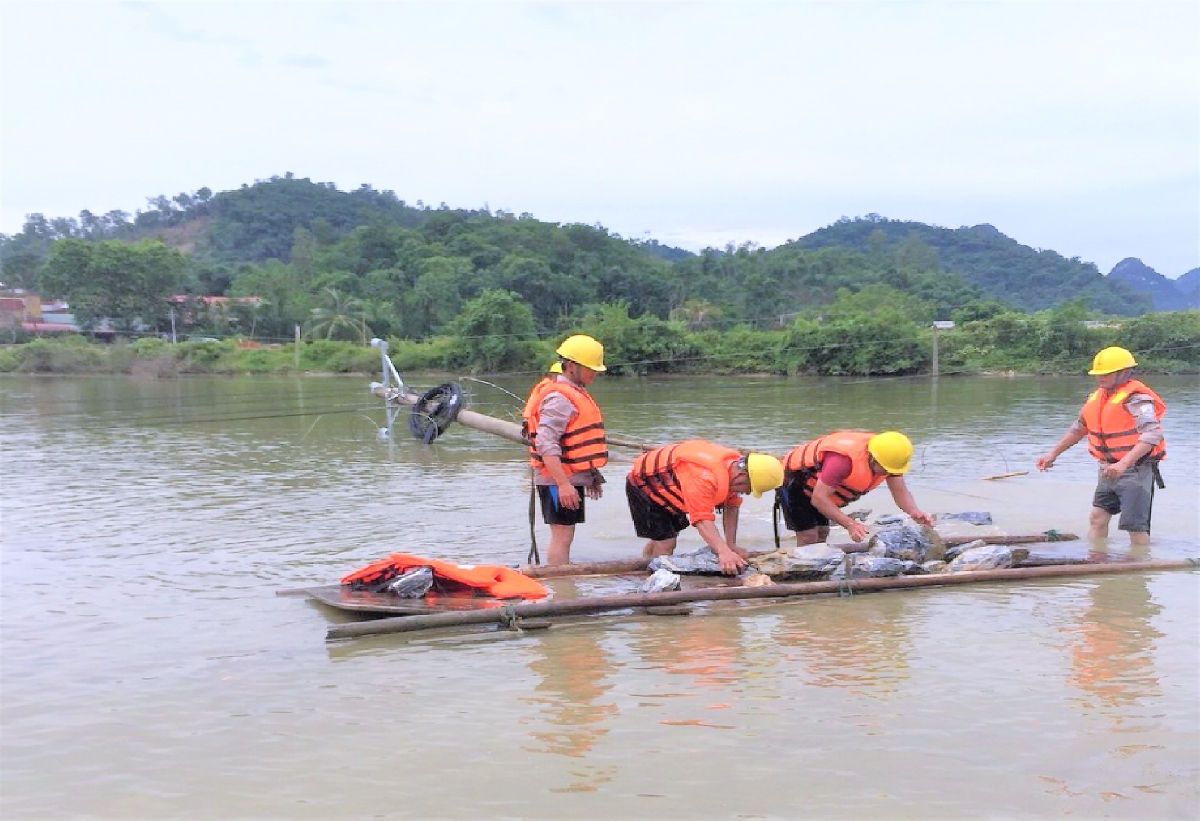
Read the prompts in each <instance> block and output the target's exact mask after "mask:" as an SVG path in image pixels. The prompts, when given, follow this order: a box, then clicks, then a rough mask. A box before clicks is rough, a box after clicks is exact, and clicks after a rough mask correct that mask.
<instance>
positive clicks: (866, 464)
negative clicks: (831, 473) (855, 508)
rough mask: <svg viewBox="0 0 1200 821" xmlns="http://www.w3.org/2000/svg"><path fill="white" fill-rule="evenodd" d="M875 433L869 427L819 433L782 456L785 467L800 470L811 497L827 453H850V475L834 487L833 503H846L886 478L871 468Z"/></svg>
mask: <svg viewBox="0 0 1200 821" xmlns="http://www.w3.org/2000/svg"><path fill="white" fill-rule="evenodd" d="M874 435H875V434H874V433H872V432H871V431H868V430H838V431H834V432H833V433H829V434H826V435H825V436H819V437H817V438H816V439H813V440H811V441H808V442H804V443H802V444H799V445H797V446H796V447H794V448H792V449H791V450H790V451H789V452H788V455H787V456H785V457H784V458H783V467H784V470H786V471H789V472H790V473H797V474H799V475H800V477H801V478H802V479H803V480H804V492H805V493H807V494H808V496H809V498H812V494H813V488H815V487H816V486H817V474H818V473H820V472H821V463H822V462H823V461H824V460H825V454H826V453H829V452H830V451H833V452H834V453H840V454H842V455H843V456H846V457H848V458H849V459H850V463H851V465H852V466H853V467H852V468H851V469H850V475H849V476H847V477H846V478H845V479H844V480H843V481H842V483H841V484H840V485H838V486H837V487H835V488H833V501H834V504H836V505H837V506H838V507H845V506H846V505H848V504H850V503H851V502H853V501H855V500H857V499H859V498H861V497H862V496H863V495H865V494H866V493H868V492H870V491H872V490H874V489H875V488H877V487H879V486H880V485H881V484H883V481H884V480H885V479H887V476H886V475H883V476H881V475H879V474H878V473H875V472H874V471H873V470H871V453H870V451H868V450H867V443H868V442H870V441H871V437H872V436H874Z"/></svg>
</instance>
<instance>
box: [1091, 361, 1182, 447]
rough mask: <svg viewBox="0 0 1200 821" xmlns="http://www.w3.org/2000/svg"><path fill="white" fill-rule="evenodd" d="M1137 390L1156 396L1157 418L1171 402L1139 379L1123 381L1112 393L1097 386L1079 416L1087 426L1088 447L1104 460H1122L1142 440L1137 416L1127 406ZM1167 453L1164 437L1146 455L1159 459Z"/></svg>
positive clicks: (1155, 409)
mask: <svg viewBox="0 0 1200 821" xmlns="http://www.w3.org/2000/svg"><path fill="white" fill-rule="evenodd" d="M1135 393H1143V394H1145V395H1146V396H1149V397H1150V398H1151V399H1153V400H1154V416H1155V418H1156V419H1162V418H1163V414H1165V413H1166V412H1167V405H1166V403H1165V402H1163V401H1162V397H1160V396H1159V395H1158V394H1157V393H1155V392H1154V391H1152V390H1150V388H1148V387H1146V386H1145V385H1144V384H1142V383H1141V382H1139V381H1138V380H1136V379H1130V380H1129V381H1128V382H1124V383H1122V384H1121V385H1119V386H1117V389H1116V390H1114V391H1113V392H1112V393H1109V392H1107V391H1105V390H1104V389H1103V388H1097V389H1096V390H1094V391H1092V395H1091V396H1089V397H1088V399H1087V402H1085V403H1084V404H1083V410H1082V411H1080V412H1079V418H1080V419H1082V420H1083V424H1084V427H1086V428H1087V433H1088V450H1089V451H1090V452H1091V454H1092V456H1095V457H1096V458H1097V459H1099V460H1100V461H1101V462H1107V463H1108V464H1112V463H1113V462H1118V461H1120V460H1121V459H1122V458H1123V457H1124V456H1125V454H1127V453H1129V451H1131V450H1133V446H1134V445H1136V444H1137V442H1138V430H1137V420H1136V419H1134V418H1133V414H1132V413H1130V412H1129V409H1128V408H1126V407H1125V403H1126V402H1127V401H1128V400H1129V397H1130V396H1132V395H1133V394H1135ZM1166 457H1167V442H1166V440H1165V439H1164V440H1162V441H1160V442H1159V443H1158V444H1157V445H1155V446H1154V449H1153V450H1151V451H1150V452H1149V453H1148V454H1146V455H1145V456H1143V457H1142V458H1143V459H1151V460H1153V461H1158V460H1159V459H1165V458H1166Z"/></svg>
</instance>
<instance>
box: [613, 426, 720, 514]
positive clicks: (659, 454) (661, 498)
mask: <svg viewBox="0 0 1200 821" xmlns="http://www.w3.org/2000/svg"><path fill="white" fill-rule="evenodd" d="M741 455H742V454H741V453H740V452H739V451H737V450H734V449H733V448H727V447H723V446H721V445H714V444H713V443H712V442H706V441H705V440H703V439H686V440H684V441H682V442H676V443H675V444H673V445H663V446H662V447H657V448H654V449H653V450H647V451H644V452H642V453H639V454H638V455H637V456H636V457H635V458H634V460H633V468H631V469H630V471H629V480H630V481H631V482H633V484H634V485H636V486H637V487H639V488H641V489H642V491H643V492H644V493H645V494H646V495H647V496H649V497H650V498H651V499H652V500H653V501H654V502H655V503H656V504H659V505H662V506H663V507H665V508H666V509H667V510H670V511H671V512H672V513H675V514H681V513H687V512H688V504H687V500H686V499H684V496H683V487H682V486H681V485H680V482H679V478H678V477H677V476H676V475H675V468H676V466H677V465H678V464H679V463H680V462H691V463H692V464H696V465H700V466H702V467H704V468H707V469H708V470H710V471H712V474H713V477H714V478H715V479H716V482H717V493H716V498H717V499H724V498H726V497H728V496H729V493H730V490H729V464H730V462H733V461H735V460H737V459H739V458H741Z"/></svg>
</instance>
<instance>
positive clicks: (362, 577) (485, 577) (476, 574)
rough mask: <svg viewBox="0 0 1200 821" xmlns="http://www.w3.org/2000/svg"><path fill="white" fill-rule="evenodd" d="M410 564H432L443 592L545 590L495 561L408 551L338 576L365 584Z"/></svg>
mask: <svg viewBox="0 0 1200 821" xmlns="http://www.w3.org/2000/svg"><path fill="white" fill-rule="evenodd" d="M413 567H431V568H433V577H434V579H435V580H436V581H435V585H436V587H437V589H438V590H439V591H440V592H443V593H467V594H472V593H473V594H477V595H483V596H492V597H494V598H497V599H513V598H519V599H544V598H546V596H547V595H548V593H549V591H548V590H546V587H545V585H543V584H542V583H541V582H539V581H538V580H537V579H532V578H530V577H529V576H526V575H525V574H524V573H522V572H520V571H519V570H514V569H513V568H511V567H505V566H504V565H498V564H455V563H454V562H445V561H442V560H440V559H428V558H425V557H424V556H414V555H413V554H411V553H393V554H391V555H390V556H387V557H385V558H382V559H378V560H376V561H373V562H371V563H370V564H369V565H367V566H366V567H362V568H359V569H358V570H355V571H354V572H353V573H350V574H349V575H347V576H343V577H342V584H346V585H352V586H355V587H367V586H370V585H373V584H377V583H380V582H384V581H387V580H389V579H392V578H395V577H396V576H399V575H400V574H401V573H403V572H404V571H406V570H409V569H411V568H413Z"/></svg>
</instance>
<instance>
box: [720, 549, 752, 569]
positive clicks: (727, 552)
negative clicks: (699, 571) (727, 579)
mask: <svg viewBox="0 0 1200 821" xmlns="http://www.w3.org/2000/svg"><path fill="white" fill-rule="evenodd" d="M742 552H745V551H742ZM717 560H718V561H720V562H721V572H722V573H725V574H726V575H729V576H735V575H737V574H738V573H740V572H742V570H744V569H745V568H746V560H745V558H743V557H742V556H740V555H739V554H738V553H736V552H734V549H733V548H722V549H720V550H718V551H717Z"/></svg>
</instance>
